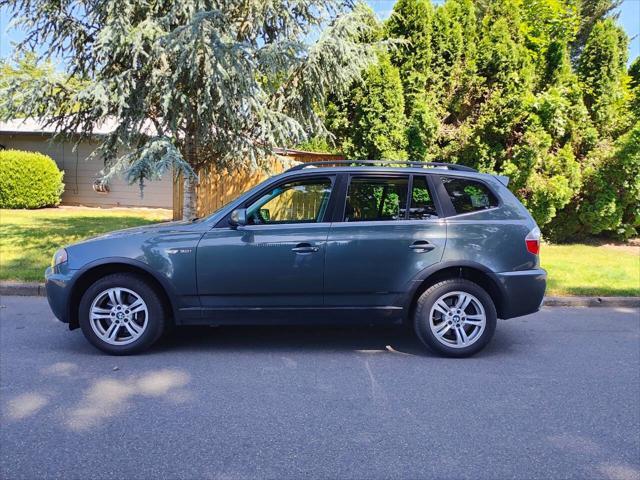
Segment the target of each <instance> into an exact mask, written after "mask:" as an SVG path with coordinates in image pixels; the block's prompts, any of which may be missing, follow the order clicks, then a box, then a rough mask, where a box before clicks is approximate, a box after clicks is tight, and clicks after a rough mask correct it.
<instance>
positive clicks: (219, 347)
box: [149, 326, 512, 357]
mask: <svg viewBox="0 0 640 480" xmlns="http://www.w3.org/2000/svg"><path fill="white" fill-rule="evenodd" d="M510 337H511V335H510V333H509V332H508V331H506V332H505V331H503V332H501V331H500V329H498V331H496V335H495V336H494V338H493V340H492V341H491V342H490V343H489V345H488V346H487V347H486V348H485V349H484V350H483V351H482V352H480V353H479V354H478V355H477V356H493V355H504V354H508V353H509V352H510V351H511V350H512V348H511V347H510V345H511V341H510ZM207 350H211V351H212V352H213V351H215V352H220V351H260V352H285V351H286V352H293V351H296V352H304V351H327V352H340V351H344V352H354V351H355V352H361V353H375V352H390V353H396V354H408V355H417V356H426V357H431V356H437V355H435V354H434V353H432V352H430V351H429V350H428V349H426V348H425V347H424V346H423V345H422V343H420V341H419V340H418V338H417V337H416V336H415V334H414V332H413V331H412V330H411V329H410V328H407V327H358V328H355V327H343V328H340V327H319V326H259V327H258V326H221V327H179V328H176V329H174V330H173V331H172V332H171V333H170V334H169V335H166V336H165V337H164V338H163V339H162V340H161V341H159V342H158V343H157V344H156V345H155V346H154V347H153V349H152V351H151V352H149V353H164V352H171V351H182V352H189V351H190V352H194V351H207Z"/></svg>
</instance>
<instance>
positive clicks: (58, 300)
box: [44, 267, 72, 323]
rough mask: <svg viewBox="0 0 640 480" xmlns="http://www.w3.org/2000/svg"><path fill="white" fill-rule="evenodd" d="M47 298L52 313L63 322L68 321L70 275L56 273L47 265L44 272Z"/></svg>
mask: <svg viewBox="0 0 640 480" xmlns="http://www.w3.org/2000/svg"><path fill="white" fill-rule="evenodd" d="M44 278H45V288H46V290H47V300H48V302H49V306H50V307H51V310H52V311H53V314H54V315H55V316H56V317H57V318H58V320H60V321H61V322H64V323H69V297H70V295H71V278H72V275H70V274H64V273H56V272H54V271H53V269H52V268H51V267H48V268H47V270H46V271H45V273H44Z"/></svg>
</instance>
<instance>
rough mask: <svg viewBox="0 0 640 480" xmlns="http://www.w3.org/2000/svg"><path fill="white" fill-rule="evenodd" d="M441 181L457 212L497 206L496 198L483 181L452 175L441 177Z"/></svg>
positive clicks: (468, 211)
mask: <svg viewBox="0 0 640 480" xmlns="http://www.w3.org/2000/svg"><path fill="white" fill-rule="evenodd" d="M442 183H443V184H444V188H445V189H446V190H447V193H448V194H449V198H450V199H451V203H453V208H454V209H455V211H456V213H457V214H461V213H470V212H477V211H480V210H486V209H488V208H493V207H497V206H498V199H497V198H496V197H495V195H494V194H493V193H491V190H489V188H488V187H487V186H486V185H484V184H483V183H480V182H476V181H474V180H469V179H466V178H454V177H442Z"/></svg>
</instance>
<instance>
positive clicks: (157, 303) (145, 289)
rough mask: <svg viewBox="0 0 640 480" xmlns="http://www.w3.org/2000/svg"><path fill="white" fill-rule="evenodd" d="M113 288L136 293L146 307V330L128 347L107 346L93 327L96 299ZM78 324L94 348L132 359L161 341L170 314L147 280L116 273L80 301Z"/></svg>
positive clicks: (103, 278)
mask: <svg viewBox="0 0 640 480" xmlns="http://www.w3.org/2000/svg"><path fill="white" fill-rule="evenodd" d="M110 288H125V289H128V290H131V291H133V292H135V294H136V295H138V296H139V297H140V298H142V300H144V303H145V304H146V307H147V312H148V316H147V324H146V328H145V329H144V331H143V332H142V333H141V334H140V336H139V337H138V338H137V339H135V340H134V341H132V342H131V343H128V344H126V345H113V344H110V343H107V342H106V341H104V340H102V339H101V338H100V337H99V336H98V335H97V334H96V332H94V330H93V328H92V327H91V322H90V319H89V317H90V315H89V313H90V309H91V305H92V303H93V301H94V299H96V297H98V296H100V295H101V294H102V293H103V292H105V291H106V290H108V289H110ZM79 320H80V328H81V329H82V333H83V334H84V336H85V337H86V339H87V340H89V342H91V344H92V345H94V346H95V347H97V348H99V349H100V350H102V351H103V352H106V353H109V354H111V355H132V354H134V353H139V352H142V351H143V350H146V349H147V348H149V347H150V346H151V345H152V344H153V343H154V342H155V341H156V340H158V338H160V336H161V335H162V333H163V332H164V330H165V324H166V320H167V313H166V310H165V307H164V305H163V302H162V298H161V297H160V295H158V293H157V292H156V290H155V289H154V288H153V287H152V286H151V285H149V283H148V282H147V281H146V280H145V279H144V278H142V277H140V276H139V275H135V274H132V273H114V274H111V275H107V276H105V277H102V278H101V279H99V280H97V281H96V282H94V283H93V284H92V285H91V286H90V287H89V288H88V289H87V291H86V292H85V293H84V295H83V296H82V300H80V307H79ZM125 334H126V332H125Z"/></svg>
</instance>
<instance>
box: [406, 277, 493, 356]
mask: <svg viewBox="0 0 640 480" xmlns="http://www.w3.org/2000/svg"><path fill="white" fill-rule="evenodd" d="M496 318H497V314H496V308H495V305H494V304H493V301H492V300H491V297H490V296H489V294H488V293H487V292H486V291H485V290H484V289H483V288H482V287H480V286H479V285H477V284H476V283H473V282H471V281H469V280H464V279H450V280H445V281H442V282H439V283H436V284H435V285H433V286H431V287H429V288H428V289H427V290H425V291H424V292H423V293H422V295H420V298H419V299H418V303H417V305H416V309H415V314H414V328H415V331H416V333H417V335H418V337H419V338H420V340H421V341H422V342H423V343H424V344H425V345H426V346H428V347H429V348H431V349H432V350H434V351H436V352H438V353H440V354H442V355H445V356H448V357H468V356H470V355H473V354H474V353H477V352H479V351H480V350H482V349H483V348H484V347H485V346H486V345H487V343H489V340H491V337H493V334H494V332H495V329H496Z"/></svg>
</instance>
